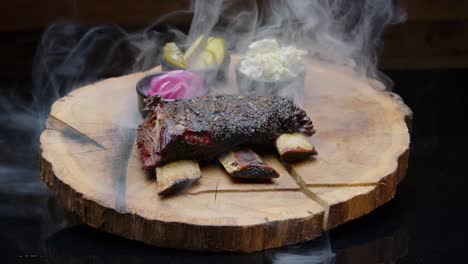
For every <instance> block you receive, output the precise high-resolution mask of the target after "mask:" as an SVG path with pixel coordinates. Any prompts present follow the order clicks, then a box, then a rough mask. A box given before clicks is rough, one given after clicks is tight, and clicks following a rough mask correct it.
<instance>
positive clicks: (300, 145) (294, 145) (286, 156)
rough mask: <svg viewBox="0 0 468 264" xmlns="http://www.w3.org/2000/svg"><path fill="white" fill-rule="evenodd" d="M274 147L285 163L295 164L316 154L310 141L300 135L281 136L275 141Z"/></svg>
mask: <svg viewBox="0 0 468 264" xmlns="http://www.w3.org/2000/svg"><path fill="white" fill-rule="evenodd" d="M275 145H276V149H277V150H278V153H279V155H280V157H281V159H282V160H283V161H285V162H296V161H300V160H304V159H307V158H309V157H310V156H314V155H317V154H318V153H317V150H316V149H315V147H314V145H313V144H312V143H311V142H310V140H309V139H308V138H307V137H306V136H305V135H303V134H301V133H287V134H282V135H281V136H279V137H278V138H277V139H276V142H275Z"/></svg>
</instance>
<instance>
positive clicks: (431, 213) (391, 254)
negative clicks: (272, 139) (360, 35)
mask: <svg viewBox="0 0 468 264" xmlns="http://www.w3.org/2000/svg"><path fill="white" fill-rule="evenodd" d="M34 36H36V35H34ZM32 46H34V45H32ZM7 47H8V48H11V49H12V52H14V50H16V49H17V47H16V45H15V44H14V40H12V42H11V43H9V44H8V45H7ZM28 52H29V53H31V54H34V52H30V51H28ZM28 52H26V55H24V54H23V56H24V57H25V58H26V60H27V59H32V57H31V56H29V57H28V56H27V53H28ZM10 57H11V56H10ZM13 66H14V67H13V69H12V67H11V65H10V62H9V61H2V62H1V66H0V69H1V70H3V71H2V72H3V73H2V77H6V78H2V79H1V80H0V88H2V89H1V90H0V91H2V98H0V99H1V101H0V104H1V105H2V109H1V110H2V111H1V112H2V113H0V117H1V119H0V121H1V125H2V127H1V136H2V137H1V138H0V149H1V151H0V162H1V163H0V174H1V175H0V249H1V251H2V255H1V256H0V261H1V259H5V260H8V261H11V262H20V263H21V262H22V263H42V262H47V263H89V262H90V263H130V262H136V263H144V262H149V261H151V262H153V263H220V262H221V261H222V262H224V263H240V262H242V263H258V262H264V263H394V262H398V263H453V262H457V263H458V262H460V261H461V260H463V259H464V258H465V257H466V252H464V250H468V246H467V245H468V243H467V242H466V237H465V236H466V235H467V234H468V232H467V231H468V230H467V225H466V220H465V218H464V215H465V213H464V209H465V208H466V204H467V202H468V199H467V191H468V173H467V172H468V144H467V140H466V138H465V137H466V136H465V130H464V128H465V124H464V123H465V122H466V116H465V114H466V113H467V111H466V110H465V108H466V106H467V105H468V100H467V98H468V97H467V96H468V71H467V70H464V69H457V70H450V69H438V70H388V71H385V74H387V75H388V76H389V77H390V78H391V79H392V80H393V81H394V82H395V87H394V89H393V91H394V92H396V93H398V94H400V95H401V96H402V97H403V99H404V100H405V102H406V103H407V104H408V105H409V106H410V107H411V108H412V110H413V111H414V124H413V131H412V137H411V141H412V142H411V154H410V162H409V169H408V173H407V176H406V178H405V179H404V180H403V182H402V183H401V184H400V186H399V188H398V192H397V194H396V197H395V198H394V199H393V200H391V201H390V202H388V203H387V204H385V205H383V206H382V207H380V208H378V209H376V210H375V211H373V212H372V213H370V214H369V215H367V216H365V217H362V218H359V219H357V220H354V221H352V222H350V223H348V224H345V225H343V226H340V227H337V228H335V229H333V230H332V231H330V232H328V233H326V234H324V235H323V236H322V237H320V238H318V239H316V240H314V241H310V242H308V243H304V244H299V245H294V246H288V247H283V248H279V249H272V250H265V251H263V252H258V253H253V254H235V253H216V254H215V253H195V252H187V251H181V250H169V249H161V248H155V247H150V246H147V245H144V244H142V243H139V242H134V241H130V240H127V239H124V238H120V237H116V236H113V235H110V234H106V233H103V232H100V231H97V230H95V229H93V228H91V227H88V226H86V225H83V224H80V223H79V221H77V220H76V219H75V218H74V216H73V215H70V214H68V213H67V212H66V211H65V210H64V209H63V208H61V207H60V205H58V204H57V201H56V200H55V198H54V197H53V196H52V195H51V193H50V192H49V191H48V189H47V188H46V187H45V186H44V184H42V182H40V181H39V179H38V178H39V171H38V155H37V135H38V132H40V131H39V128H40V126H39V128H38V126H36V125H34V124H36V123H37V122H41V120H40V118H39V119H38V118H34V115H32V116H33V117H31V115H28V113H27V111H24V109H22V107H19V106H15V105H18V104H21V102H23V101H21V100H20V99H15V100H13V101H12V99H11V98H17V97H18V96H19V97H21V96H22V97H25V98H27V100H34V98H31V95H30V94H29V93H28V87H30V85H31V81H32V80H31V79H30V77H29V76H30V69H29V68H28V67H29V66H30V62H28V61H25V62H24V63H18V62H16V64H14V65H13ZM5 72H6V73H5ZM7 75H8V76H7ZM8 94H14V96H15V97H8V96H7V95H8ZM25 100H26V99H25ZM11 113H15V114H14V115H11ZM11 118H13V119H11ZM19 119H20V120H22V122H16V121H17V120H19ZM12 120H15V122H13V121H12ZM2 262H3V261H2ZM462 262H463V261H462Z"/></svg>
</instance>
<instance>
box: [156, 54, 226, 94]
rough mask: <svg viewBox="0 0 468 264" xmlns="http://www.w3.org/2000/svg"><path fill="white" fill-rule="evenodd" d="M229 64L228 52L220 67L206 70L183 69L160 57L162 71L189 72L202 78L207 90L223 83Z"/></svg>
mask: <svg viewBox="0 0 468 264" xmlns="http://www.w3.org/2000/svg"><path fill="white" fill-rule="evenodd" d="M229 64H231V55H229V52H227V54H226V58H225V59H224V61H223V63H222V64H221V65H220V66H217V67H212V68H206V69H184V68H181V67H178V66H175V65H173V64H171V63H169V62H167V61H166V60H165V59H164V57H161V67H162V70H163V71H175V70H190V71H192V72H195V73H197V74H198V75H200V76H203V82H204V84H205V86H206V87H207V88H209V87H212V86H213V85H214V84H215V83H219V82H225V81H226V80H227V75H228V71H229Z"/></svg>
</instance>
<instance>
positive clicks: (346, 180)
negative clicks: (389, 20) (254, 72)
mask: <svg viewBox="0 0 468 264" xmlns="http://www.w3.org/2000/svg"><path fill="white" fill-rule="evenodd" d="M236 59H237V58H236V57H234V58H233V63H232V64H231V65H235V63H236ZM159 70H160V69H159V68H155V69H153V70H151V71H148V72H141V73H135V74H131V75H126V76H122V77H118V78H111V79H106V80H103V81H100V82H98V83H94V84H91V85H87V86H85V87H81V88H79V89H76V90H74V91H73V92H71V93H70V94H68V95H67V96H65V97H63V98H61V99H60V100H58V101H57V102H55V103H54V105H53V106H52V110H51V113H50V116H49V118H48V120H47V125H46V129H45V131H44V132H43V133H42V135H41V150H42V160H41V178H42V180H43V181H44V182H45V183H46V184H47V186H48V187H49V188H50V189H51V190H52V191H53V192H54V193H55V194H56V196H57V197H58V199H59V201H60V202H61V203H62V204H63V206H65V207H66V208H68V209H69V210H71V211H73V212H75V213H76V214H77V215H78V216H79V217H80V218H81V219H82V220H83V222H85V223H87V224H89V225H91V226H93V227H96V228H99V229H102V230H105V231H107V232H110V233H114V234H117V235H121V236H124V237H127V238H130V239H134V240H139V241H143V242H145V243H148V244H152V245H156V246H160V247H171V248H183V249H190V250H209V251H220V250H228V251H244V252H252V251H258V250H262V249H266V248H273V247H279V246H283V245H287V244H293V243H299V242H303V241H307V240H310V239H313V238H315V237H317V236H319V235H320V234H321V233H322V232H323V230H327V229H329V228H332V227H335V226H337V225H340V224H343V223H346V222H348V221H350V220H352V219H355V218H357V217H360V216H363V215H365V214H367V213H369V212H371V211H372V210H374V209H375V208H376V207H378V206H380V205H381V204H383V203H385V202H387V201H388V200H390V199H391V198H392V197H393V196H394V195H395V191H396V187H397V184H398V183H399V182H400V180H401V179H402V178H403V177H404V175H405V173H406V168H407V162H408V149H409V143H410V137H409V132H408V127H409V123H410V121H411V111H410V109H409V108H408V107H406V106H405V105H404V103H403V102H402V100H401V98H400V97H398V96H397V95H395V94H393V93H389V92H385V91H383V85H382V84H381V83H379V82H377V81H375V80H370V79H365V78H361V77H359V76H357V75H356V74H355V73H353V72H352V71H350V70H347V69H341V68H337V67H332V66H326V65H323V64H320V63H316V62H310V64H309V65H308V69H307V75H306V89H305V95H304V108H305V109H306V111H307V112H308V114H309V116H310V117H311V119H312V120H313V122H314V124H315V127H316V128H317V129H318V132H317V133H316V134H315V135H314V136H313V137H312V138H311V140H312V142H313V143H314V144H315V146H316V147H317V149H318V151H319V155H318V156H317V157H316V158H314V159H312V160H308V161H304V162H301V163H297V164H294V165H284V164H282V163H281V162H280V161H279V160H278V158H277V157H276V156H275V155H274V154H272V155H270V156H267V157H264V159H265V160H266V161H267V163H269V164H270V165H271V166H273V167H274V168H275V169H276V170H277V171H278V172H279V173H280V175H281V176H280V177H279V178H277V179H274V180H273V181H272V182H271V183H254V182H248V181H242V182H236V181H234V180H233V179H232V178H230V177H229V176H228V175H227V174H226V173H225V172H224V170H223V169H222V168H221V167H220V165H219V164H213V165H211V166H208V167H204V168H202V179H201V180H200V181H198V182H197V183H196V184H195V185H193V186H191V187H190V188H188V189H187V190H185V191H184V192H182V193H179V194H178V195H173V196H170V197H167V198H163V197H160V196H158V195H157V193H156V183H155V180H154V179H153V178H151V177H149V176H148V175H146V174H145V173H144V172H143V171H142V170H141V162H140V160H139V154H138V152H137V150H136V147H135V135H136V128H137V126H138V124H140V123H141V121H142V119H141V117H140V114H139V112H138V108H137V94H136V92H135V84H136V83H137V82H138V80H140V79H141V78H143V77H144V76H146V75H147V74H150V73H153V72H157V71H159ZM233 72H234V71H233V66H231V69H230V76H229V81H228V84H227V88H228V89H229V87H231V88H233V87H235V77H234V73H233Z"/></svg>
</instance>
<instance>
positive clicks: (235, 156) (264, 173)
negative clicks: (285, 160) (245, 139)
mask: <svg viewBox="0 0 468 264" xmlns="http://www.w3.org/2000/svg"><path fill="white" fill-rule="evenodd" d="M218 160H219V162H220V163H221V165H223V167H224V169H225V170H226V172H227V173H228V174H229V175H230V176H231V177H234V178H244V179H259V180H264V179H271V178H278V177H279V174H278V172H276V171H275V170H274V169H273V168H272V167H270V166H268V165H267V164H266V163H265V162H264V161H263V160H262V159H261V158H260V156H258V155H257V153H255V152H254V151H253V150H251V149H248V148H246V149H240V150H236V151H230V152H228V153H226V154H224V155H221V156H220V157H219V158H218Z"/></svg>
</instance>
